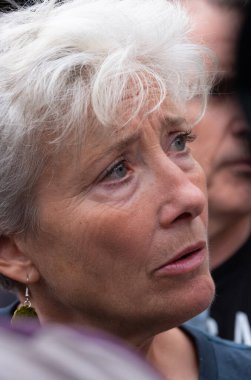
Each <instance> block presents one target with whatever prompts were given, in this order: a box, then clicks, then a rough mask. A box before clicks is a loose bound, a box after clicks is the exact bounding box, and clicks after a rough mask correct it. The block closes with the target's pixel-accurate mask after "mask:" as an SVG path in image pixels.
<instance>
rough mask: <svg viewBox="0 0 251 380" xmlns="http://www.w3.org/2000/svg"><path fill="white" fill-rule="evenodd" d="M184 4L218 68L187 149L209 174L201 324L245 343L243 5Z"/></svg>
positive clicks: (248, 313) (248, 183)
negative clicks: (205, 312)
mask: <svg viewBox="0 0 251 380" xmlns="http://www.w3.org/2000/svg"><path fill="white" fill-rule="evenodd" d="M185 4H186V7H187V9H188V10H189V12H190V14H191V18H192V20H193V22H194V30H193V34H194V36H195V39H196V40H197V41H199V42H201V43H204V44H205V45H207V46H209V47H210V48H211V49H212V50H213V51H214V52H215V53H216V56H217V59H218V64H219V66H218V76H217V79H216V83H215V86H214V88H213V89H212V91H211V95H210V97H209V102H208V108H207V111H206V114H205V116H204V117H203V119H202V121H201V122H200V123H199V124H198V125H197V126H196V127H195V133H196V134H197V139H196V141H195V142H194V144H193V147H192V150H193V154H194V156H195V157H196V158H197V160H198V161H199V163H200V164H201V165H202V167H203V168H204V170H205V173H206V176H207V186H208V197H209V247H210V263H211V268H212V276H213V279H214V281H215V284H216V297H215V300H214V302H213V304H212V306H211V308H210V310H209V318H208V319H207V320H204V325H203V327H204V328H205V329H206V330H207V331H209V332H210V333H212V334H214V335H219V336H221V337H223V338H226V339H230V340H234V341H236V342H239V343H245V344H251V300H250V292H251V281H250V274H251V240H250V226H251V223H250V221H251V155H250V150H249V145H248V126H247V121H246V119H245V118H244V115H243V112H242V109H241V105H240V103H239V99H238V96H237V93H236V81H235V80H236V51H237V47H238V39H239V33H240V30H241V26H242V24H243V18H244V13H245V9H246V8H245V6H246V4H248V1H245V0H243V1H242V0H233V1H230V0H225V1H224V0H189V1H188V0H187V1H185ZM202 318H203V317H202ZM202 321H203V320H202ZM197 322H198V320H197ZM197 322H196V323H197Z"/></svg>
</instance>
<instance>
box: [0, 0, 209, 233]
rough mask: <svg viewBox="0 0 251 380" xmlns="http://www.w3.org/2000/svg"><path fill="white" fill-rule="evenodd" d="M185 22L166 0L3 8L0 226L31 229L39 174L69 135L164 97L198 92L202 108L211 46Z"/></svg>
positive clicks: (115, 121) (87, 0) (88, 0)
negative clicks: (193, 35)
mask: <svg viewBox="0 0 251 380" xmlns="http://www.w3.org/2000/svg"><path fill="white" fill-rule="evenodd" d="M189 31H190V26H189V21H188V18H187V15H186V13H185V12H184V10H183V9H182V7H181V6H180V5H179V3H178V2H175V1H167V0H70V1H62V2H60V3H57V2H56V1H54V0H45V1H43V2H41V3H38V4H35V5H32V6H29V7H25V8H22V7H20V8H19V9H17V10H15V11H12V12H9V13H2V14H1V16H0V236H2V235H10V234H14V233H27V232H31V231H32V232H33V233H35V231H36V230H37V229H38V226H39V215H38V211H37V208H36V191H35V190H36V183H37V181H38V179H39V177H40V176H41V173H42V172H43V169H44V167H45V165H46V163H47V162H48V160H49V159H50V157H51V154H52V152H53V153H55V152H59V151H60V150H61V149H63V147H64V145H65V144H67V143H69V141H70V139H72V136H75V141H79V137H80V140H81V139H82V138H84V136H85V134H86V133H87V132H88V133H89V132H90V130H91V129H92V128H103V129H104V128H112V126H114V125H120V126H121V127H126V125H128V123H129V122H130V120H131V119H132V118H134V117H135V116H136V115H137V114H138V113H139V112H142V111H144V112H145V113H150V112H152V111H153V110H156V109H158V107H160V105H161V103H162V102H163V100H164V99H166V97H168V98H170V99H171V100H172V102H173V104H174V105H175V106H177V107H183V106H184V105H185V104H186V103H187V102H188V101H190V100H191V99H193V98H194V97H195V96H200V97H201V104H202V109H203V106H204V105H205V103H206V96H207V93H208V90H209V87H210V75H208V73H207V71H206V70H205V66H206V64H207V60H208V54H209V53H208V51H207V49H206V48H203V47H202V46H199V45H196V44H194V43H192V42H191V41H190V40H189V38H188V35H189ZM149 96H150V97H151V101H149ZM125 99H130V104H129V108H130V113H129V114H128V112H125V113H124V114H121V109H123V107H121V104H123V101H125Z"/></svg>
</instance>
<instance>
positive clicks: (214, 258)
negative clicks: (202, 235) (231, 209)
mask: <svg viewBox="0 0 251 380" xmlns="http://www.w3.org/2000/svg"><path fill="white" fill-rule="evenodd" d="M250 231H251V215H247V216H245V217H239V218H238V217H236V216H233V217H229V216H228V217H227V218H226V219H225V220H219V218H218V216H217V217H215V221H214V218H213V216H212V217H211V216H210V222H209V246H210V257H211V269H215V268H217V267H218V266H219V265H221V264H222V263H224V262H225V261H226V260H227V259H229V258H230V257H231V256H233V255H234V254H235V253H236V252H237V251H238V249H239V248H240V247H241V246H242V245H243V244H244V243H245V242H246V241H247V239H248V238H249V236H250Z"/></svg>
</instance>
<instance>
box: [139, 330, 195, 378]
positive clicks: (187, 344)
mask: <svg viewBox="0 0 251 380" xmlns="http://www.w3.org/2000/svg"><path fill="white" fill-rule="evenodd" d="M146 356H147V359H148V361H149V362H150V363H151V364H152V365H153V366H154V367H155V368H156V369H157V370H158V371H159V372H160V373H161V374H162V375H163V377H164V379H166V380H173V379H175V380H184V379H187V380H197V379H198V377H199V364H198V358H197V354H196V349H195V347H194V344H193V342H192V341H191V339H190V338H189V337H188V336H187V335H186V334H185V333H184V332H183V331H182V330H180V329H178V328H174V329H171V330H168V331H165V332H163V333H161V334H158V335H156V336H155V337H154V338H153V340H152V341H151V344H150V345H148V350H147V354H146ZM181 358H182V360H181Z"/></svg>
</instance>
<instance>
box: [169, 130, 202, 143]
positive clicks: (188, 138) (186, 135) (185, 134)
mask: <svg viewBox="0 0 251 380" xmlns="http://www.w3.org/2000/svg"><path fill="white" fill-rule="evenodd" d="M181 137H182V138H184V140H185V141H184V142H185V144H187V143H189V142H193V141H194V140H195V139H196V137H197V136H196V134H195V133H193V132H192V130H191V129H189V130H187V131H185V132H181V133H179V134H177V135H176V136H175V137H174V139H173V141H172V144H173V143H174V142H175V141H176V140H177V139H178V138H181Z"/></svg>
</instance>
